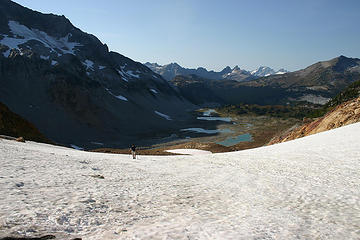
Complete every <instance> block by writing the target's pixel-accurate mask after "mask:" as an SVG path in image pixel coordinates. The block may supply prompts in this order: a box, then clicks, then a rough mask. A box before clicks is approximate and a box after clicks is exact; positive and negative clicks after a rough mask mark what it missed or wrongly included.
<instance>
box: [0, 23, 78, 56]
mask: <svg viewBox="0 0 360 240" xmlns="http://www.w3.org/2000/svg"><path fill="white" fill-rule="evenodd" d="M8 25H9V28H10V31H11V33H12V34H13V35H14V37H11V36H8V35H2V36H3V37H4V38H3V39H2V40H0V44H3V45H5V46H7V47H9V48H10V49H9V50H8V51H6V52H5V53H4V56H5V57H8V56H9V53H10V51H11V49H18V50H20V47H19V46H20V45H22V44H24V43H26V42H28V41H30V40H36V41H39V42H41V43H42V44H44V46H45V47H48V48H50V49H51V50H52V51H53V52H57V53H58V54H60V55H61V54H73V55H75V48H76V47H79V46H82V45H81V44H80V43H76V42H70V40H69V38H70V37H71V36H72V35H71V33H69V34H68V35H66V36H65V37H63V38H60V39H56V38H54V37H51V36H49V35H48V34H47V33H45V32H43V31H40V30H38V29H29V28H28V27H26V26H24V25H21V24H19V23H18V22H16V21H9V23H8ZM59 51H60V52H59Z"/></svg>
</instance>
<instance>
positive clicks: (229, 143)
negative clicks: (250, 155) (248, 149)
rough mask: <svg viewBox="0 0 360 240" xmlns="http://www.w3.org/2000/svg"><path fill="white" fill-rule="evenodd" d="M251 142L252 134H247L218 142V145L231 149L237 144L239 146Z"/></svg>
mask: <svg viewBox="0 0 360 240" xmlns="http://www.w3.org/2000/svg"><path fill="white" fill-rule="evenodd" d="M250 141H252V137H251V134H249V133H246V134H242V135H239V136H236V137H228V138H227V139H225V140H224V141H221V142H217V144H220V145H223V146H226V147H230V146H234V145H235V144H238V143H240V142H250Z"/></svg>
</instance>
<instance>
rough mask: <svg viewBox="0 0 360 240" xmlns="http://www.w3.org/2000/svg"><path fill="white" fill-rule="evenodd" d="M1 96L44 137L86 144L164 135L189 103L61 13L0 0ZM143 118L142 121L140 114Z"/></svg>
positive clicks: (119, 142) (180, 118)
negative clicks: (32, 8) (58, 14)
mask: <svg viewBox="0 0 360 240" xmlns="http://www.w3.org/2000/svg"><path fill="white" fill-rule="evenodd" d="M0 85H1V88H0V102H3V103H4V104H6V105H7V106H8V107H9V108H10V109H12V110H13V111H14V112H15V113H17V114H19V115H20V116H22V117H24V118H25V119H26V120H28V121H30V122H31V123H33V124H34V125H35V126H36V127H37V128H38V129H39V130H40V131H41V132H42V133H43V134H44V135H45V136H46V137H48V138H50V139H51V140H53V141H54V142H58V143H62V144H67V145H70V144H74V145H79V146H85V147H89V148H91V147H96V145H97V144H104V145H106V146H112V145H114V146H122V147H125V146H128V144H129V143H130V142H134V143H135V142H136V141H139V139H145V138H146V136H151V135H155V136H157V137H161V136H165V135H168V132H169V131H170V132H171V130H172V129H175V128H178V127H179V125H180V126H181V124H182V123H183V122H184V120H186V119H188V118H189V117H190V114H188V113H187V111H188V110H189V109H192V108H194V106H193V105H192V104H191V103H190V102H188V101H187V100H186V99H184V98H183V97H182V96H181V95H180V94H179V93H178V92H177V91H176V90H175V89H174V88H173V86H171V84H169V82H168V81H166V80H164V79H163V78H162V77H161V76H160V75H158V74H156V73H154V72H152V71H151V70H150V69H149V68H147V67H146V66H144V65H143V64H141V63H138V62H135V61H133V60H131V59H130V58H127V57H125V56H123V55H121V54H119V53H116V52H112V51H109V49H108V47H107V45H106V44H102V43H101V42H100V41H99V39H97V38H96V37H95V36H93V35H91V34H88V33H85V32H83V31H81V30H80V29H78V28H76V27H75V26H73V25H72V24H71V22H70V21H69V20H68V19H67V18H65V17H64V16H57V15H53V14H42V13H40V12H36V11H33V10H30V9H28V8H25V7H22V6H21V5H19V4H16V3H14V2H12V1H9V0H2V1H1V2H0ZM144 119H146V121H144Z"/></svg>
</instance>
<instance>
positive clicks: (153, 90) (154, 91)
mask: <svg viewBox="0 0 360 240" xmlns="http://www.w3.org/2000/svg"><path fill="white" fill-rule="evenodd" d="M150 91H152V92H153V93H155V94H157V93H158V91H156V90H155V89H153V88H152V89H150Z"/></svg>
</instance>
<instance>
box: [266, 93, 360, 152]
mask: <svg viewBox="0 0 360 240" xmlns="http://www.w3.org/2000/svg"><path fill="white" fill-rule="evenodd" d="M359 121H360V97H358V98H355V99H353V100H350V101H348V102H345V103H343V104H341V105H339V106H337V107H336V108H335V109H334V110H332V111H330V112H328V113H327V114H326V115H325V116H323V117H321V118H318V119H317V120H315V121H313V122H310V123H307V124H304V125H302V126H301V127H299V128H296V129H294V130H290V131H289V132H287V133H285V134H283V135H281V136H278V137H275V138H273V139H272V140H271V141H270V143H269V144H268V145H271V144H275V143H281V142H286V141H289V140H294V139H296V138H301V137H305V136H309V135H311V134H315V133H319V132H323V131H327V130H330V129H334V128H338V127H341V126H345V125H348V124H352V123H356V122H359Z"/></svg>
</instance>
